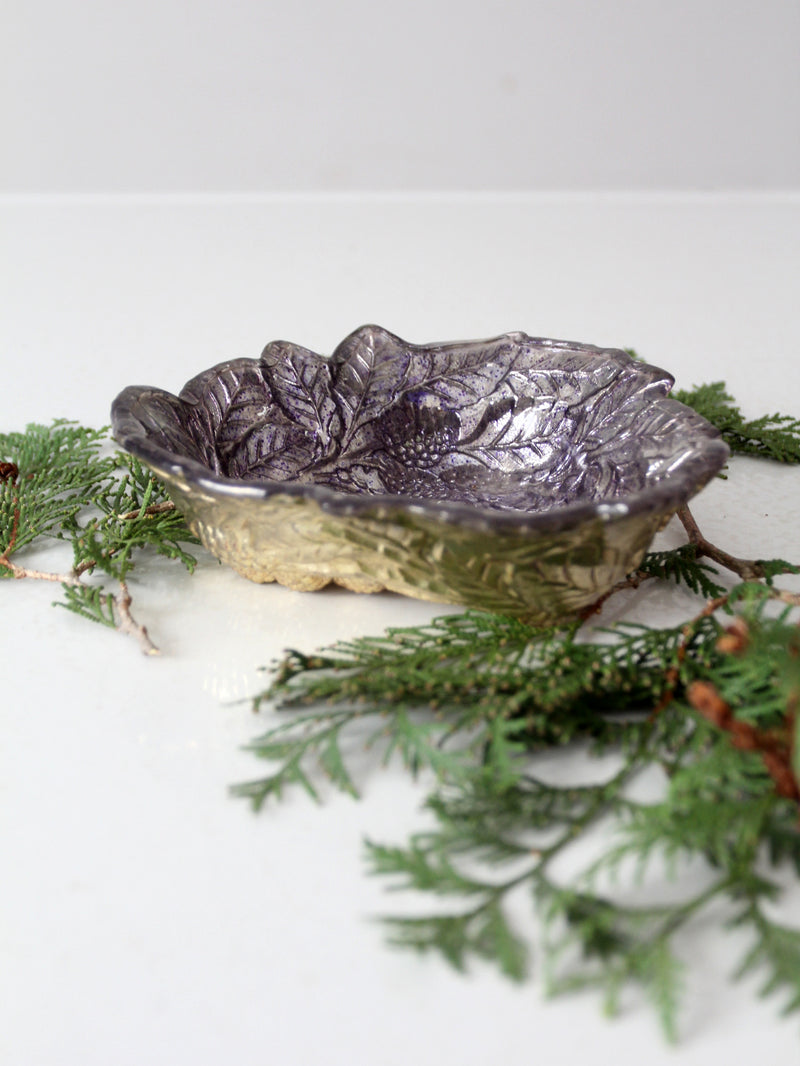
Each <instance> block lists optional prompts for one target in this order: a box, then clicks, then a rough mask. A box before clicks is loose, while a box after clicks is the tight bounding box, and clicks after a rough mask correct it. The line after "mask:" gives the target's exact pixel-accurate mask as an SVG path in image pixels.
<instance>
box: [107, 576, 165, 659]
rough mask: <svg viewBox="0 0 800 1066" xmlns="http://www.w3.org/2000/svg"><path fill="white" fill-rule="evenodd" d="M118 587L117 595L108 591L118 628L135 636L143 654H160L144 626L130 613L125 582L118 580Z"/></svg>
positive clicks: (129, 602) (129, 598)
mask: <svg viewBox="0 0 800 1066" xmlns="http://www.w3.org/2000/svg"><path fill="white" fill-rule="evenodd" d="M119 588H120V591H119V595H118V596H113V595H112V594H111V593H109V599H110V601H111V603H112V604H113V606H114V607H115V608H116V613H117V616H118V618H119V629H121V630H122V632H123V633H127V634H128V635H129V636H131V637H136V639H137V640H138V641H139V644H140V645H141V647H142V651H143V652H144V654H145V655H160V654H161V653H160V652H159V650H158V648H157V647H156V646H155V644H154V643H153V642H152V640H151V639H150V635H149V634H148V632H147V629H146V627H145V626H143V625H141V623H139V622H137V621H136V619H135V618H134V617H133V615H132V614H131V594H130V592H129V591H128V586H127V584H126V583H125V582H124V581H120V583H119Z"/></svg>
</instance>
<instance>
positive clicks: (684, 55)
mask: <svg viewBox="0 0 800 1066" xmlns="http://www.w3.org/2000/svg"><path fill="white" fill-rule="evenodd" d="M4 7H5V15H4V18H3V24H4V30H3V33H2V38H3V40H2V44H1V45H0V79H2V101H3V103H2V108H3V131H2V139H1V140H0V144H1V145H2V147H1V148H0V151H2V153H3V158H2V167H1V168H0V191H6V192H8V191H12V192H13V191H16V192H35V191H65V192H94V191H97V190H105V191H112V192H113V191H144V192H148V191H178V192H179V191H188V190H194V191H198V190H199V191H257V190H261V191H265V190H267V191H268V190H288V189H312V190H329V189H366V188H372V189H444V188H462V189H487V188H495V189H513V188H525V189H540V188H573V189H590V188H665V187H666V188H720V187H725V188H754V189H758V188H787V187H796V186H798V185H800V3H798V2H797V0H670V2H669V3H665V2H664V0H604V2H602V3H598V2H597V0H496V2H495V3H492V4H488V3H485V2H483V0H459V2H455V0H406V2H404V3H402V4H401V3H392V4H388V3H381V2H380V0H337V2H336V3H331V2H327V0H298V2H296V3H294V4H291V5H290V4H289V3H286V2H284V3H280V4H279V3H276V2H275V0H267V2H259V0H225V2H224V3H223V2H220V0H138V2H137V3H136V4H125V5H123V4H112V3H110V2H109V0H82V2H81V3H80V4H66V3H64V0H4Z"/></svg>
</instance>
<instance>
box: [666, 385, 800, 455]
mask: <svg viewBox="0 0 800 1066" xmlns="http://www.w3.org/2000/svg"><path fill="white" fill-rule="evenodd" d="M672 396H673V398H674V399H676V400H678V401H680V403H685V404H686V405H687V406H688V407H691V408H693V409H694V410H695V411H697V413H698V414H699V415H702V417H703V418H705V419H707V420H708V421H709V422H710V423H711V424H712V425H713V426H716V428H717V429H718V430H719V431H720V433H721V434H722V437H723V440H725V442H726V443H727V444H728V446H729V447H730V449H731V451H732V452H734V454H739V455H754V456H758V457H759V458H768V459H776V460H778V461H779V462H781V463H800V419H797V418H791V417H789V416H788V415H778V414H775V415H765V416H763V417H762V418H756V419H753V420H750V421H749V420H747V419H746V418H745V417H744V415H743V414H742V412H741V410H740V408H739V407H738V406H737V405H736V403H735V401H734V399H733V397H732V396H730V395H729V394H728V393H727V391H726V390H725V384H724V382H722V381H715V382H713V384H710V385H698V386H695V387H694V388H693V389H690V390H688V391H687V390H684V389H677V390H675V391H674V392H673V393H672Z"/></svg>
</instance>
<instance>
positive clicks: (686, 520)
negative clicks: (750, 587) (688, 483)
mask: <svg viewBox="0 0 800 1066" xmlns="http://www.w3.org/2000/svg"><path fill="white" fill-rule="evenodd" d="M676 513H677V515H678V518H679V519H680V520H681V522H682V523H683V528H684V529H685V530H686V532H687V534H688V535H689V543H690V544H694V546H695V548H696V549H697V554H698V556H701V555H705V556H706V558H708V559H713V561H714V562H715V563H719V565H720V566H724V567H725V569H726V570H730V571H731V572H732V573H734V574H738V575H739V577H740V578H742V580H743V581H753V580H755V579H758V578H762V577H764V576H765V573H764V568H763V567H762V566H761V565H760V563H758V562H757V561H756V560H755V559H737V558H736V556H734V555H729V554H728V552H726V551H723V550H722V549H721V548H718V547H717V546H716V545H715V544H712V543H711V541H709V540H706V538H705V537H704V536H703V534H702V533H701V532H700V527H699V526H698V524H697V522H696V521H695V518H694V515H693V514H692V512H691V511H690V510H689V506H688V504H684V505H683V506H682V507H679V508H678V510H677V512H676Z"/></svg>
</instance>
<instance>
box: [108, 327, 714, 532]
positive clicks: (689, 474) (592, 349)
mask: <svg viewBox="0 0 800 1066" xmlns="http://www.w3.org/2000/svg"><path fill="white" fill-rule="evenodd" d="M362 328H363V327H362ZM502 337H504V338H505V337H508V338H511V339H514V340H523V339H524V340H525V341H531V342H533V343H536V344H541V345H543V346H544V347H545V348H553V349H556V348H566V349H568V350H570V351H575V352H585V353H587V354H592V355H596V356H598V357H603V358H605V359H606V360H607V361H610V362H616V363H620V364H623V363H624V365H627V366H629V365H630V364H631V363H634V362H635V364H636V367H637V370H640V371H641V373H642V375H643V377H649V379H650V380H649V382H647V384H648V385H654V384H659V383H660V384H663V386H665V387H664V393H663V395H660V396H659V397H658V398H657V399H655V400H654V401H653V402H654V403H661V404H669V405H670V406H671V407H674V408H675V409H678V410H680V411H683V412H686V413H688V414H691V416H692V420H693V421H694V422H695V424H696V425H697V424H702V423H705V425H704V426H703V428H704V430H706V427H707V430H706V432H705V435H704V436H703V438H702V441H701V442H700V443H695V445H694V446H693V449H692V453H691V454H690V455H689V456H688V457H687V458H684V459H683V460H682V461H681V462H680V465H679V466H678V468H677V470H676V471H675V472H673V473H670V474H668V475H667V476H666V477H664V478H662V479H661V480H659V481H657V482H655V483H654V484H652V485H647V486H645V487H644V488H643V489H639V490H638V491H636V492H633V493H630V494H629V495H622V496H617V497H608V498H605V499H599V500H577V501H576V502H574V503H569V504H565V505H562V506H558V507H552V508H547V509H546V510H542V511H519V510H506V511H504V510H499V509H496V508H489V507H485V508H484V507H480V506H478V505H476V504H471V503H464V502H461V501H457V500H453V501H452V502H451V501H448V500H428V499H424V498H421V497H413V496H408V495H392V494H388V493H386V494H384V493H375V494H368V493H347V492H339V491H337V490H336V489H332V488H329V487H328V486H326V485H317V484H314V483H311V482H304V483H301V482H297V481H269V480H258V479H253V480H247V481H245V480H242V479H239V478H231V477H226V476H224V475H221V474H215V473H214V472H213V471H211V470H209V469H208V467H206V466H204V465H203V464H202V463H200V462H198V461H197V460H195V459H190V458H188V457H186V456H178V455H176V454H175V453H174V452H172V451H170V450H168V449H167V448H164V447H162V446H161V445H158V444H155V443H154V442H153V441H152V440H150V439H149V438H148V436H147V432H146V430H145V428H144V427H143V426H142V425H141V423H140V422H139V420H138V419H137V418H136V417H135V416H134V415H133V414H132V413H131V406H132V404H133V402H134V401H139V400H141V399H143V398H144V397H146V396H147V395H151V396H163V397H168V398H169V399H171V400H178V401H179V402H180V403H182V404H187V405H189V406H191V401H190V400H186V399H184V398H182V397H181V396H180V395H178V396H176V395H175V394H174V393H170V392H168V391H166V390H164V389H160V388H155V387H151V386H141V385H129V386H128V387H127V388H125V389H123V390H122V392H121V393H120V394H119V395H118V396H117V397H116V399H115V400H114V402H113V404H112V407H111V422H112V428H113V433H114V438H115V440H116V441H117V442H118V443H119V445H120V446H121V447H122V448H124V449H125V450H126V451H128V452H130V453H131V454H132V455H134V456H136V457H137V458H138V459H140V460H142V462H144V463H146V464H147V465H148V466H150V467H153V468H154V469H155V470H156V471H157V472H158V473H160V474H162V475H164V476H166V477H167V478H169V477H172V478H177V479H181V480H183V481H185V482H186V483H187V485H188V486H190V487H196V488H197V489H199V490H201V491H204V492H207V493H212V494H213V495H216V496H218V497H224V498H235V499H238V500H245V499H249V500H253V501H258V500H267V499H270V498H271V497H274V496H290V497H300V498H304V499H309V500H312V501H314V502H316V503H317V504H318V505H319V507H320V508H321V509H322V510H323V511H325V512H327V513H329V514H332V515H340V516H347V517H352V516H358V515H364V516H365V517H366V516H370V517H373V518H375V517H388V515H389V514H390V513H392V514H396V513H398V512H403V513H406V514H409V515H415V516H422V517H425V518H428V519H432V520H434V521H438V522H443V523H446V524H458V525H463V526H467V527H469V528H473V529H479V530H486V531H493V530H496V531H498V532H500V531H518V532H534V531H541V532H543V533H544V532H556V531H558V530H562V529H566V528H571V527H574V526H577V525H579V524H580V523H582V522H584V521H591V520H597V519H599V520H600V521H602V522H614V521H619V520H621V519H624V518H628V517H633V516H634V515H638V514H647V513H655V512H659V511H660V512H664V513H667V512H669V511H674V510H676V509H677V508H678V507H680V506H681V504H683V503H685V502H686V501H687V500H688V499H689V498H691V496H693V495H694V494H695V493H696V492H697V491H699V489H700V488H702V487H703V485H705V484H706V483H707V482H708V481H709V480H710V479H711V478H712V477H713V476H714V475H715V474H717V473H718V472H719V471H720V470H721V469H722V467H723V466H724V465H725V462H726V460H727V459H728V457H729V455H730V449H729V448H728V445H727V444H726V443H725V442H724V441H723V440H722V438H721V436H720V434H719V431H718V430H717V429H716V428H715V427H714V426H712V425H711V423H710V422H708V421H706V420H705V419H703V418H702V416H700V415H698V414H697V413H696V412H695V411H693V410H692V408H690V407H687V406H686V405H685V404H682V403H680V402H679V401H678V400H673V399H672V398H671V397H670V396H669V395H668V394H669V390H670V389H671V388H672V386H673V385H674V383H675V379H674V377H673V376H672V375H671V374H670V373H668V372H667V371H665V370H662V369H660V368H659V367H656V366H653V365H652V364H650V363H645V362H639V361H636V360H634V359H633V358H632V357H631V356H630V355H629V354H628V353H627V352H625V351H623V350H622V349H618V348H599V347H596V346H594V345H590V344H583V343H578V342H570V341H556V340H552V339H549V338H539V337H530V336H528V335H527V334H525V333H520V332H515V333H507V334H502ZM492 339H497V338H492ZM404 343H408V342H404ZM463 343H465V344H471V343H475V342H474V341H465V342H463ZM487 343H488V342H487ZM409 347H422V346H416V345H410V344H409ZM234 361H235V362H237V363H240V362H241V363H248V362H249V363H252V364H254V365H257V364H258V363H259V362H260V360H259V359H236V360H226V361H223V362H222V363H218V364H215V366H213V367H210V368H209V369H208V370H207V371H205V372H201V373H210V372H211V371H213V370H215V369H217V367H223V366H225V365H227V364H228V363H231V362H234ZM188 384H189V382H187V385H188ZM185 388H186V386H184V389H185Z"/></svg>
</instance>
